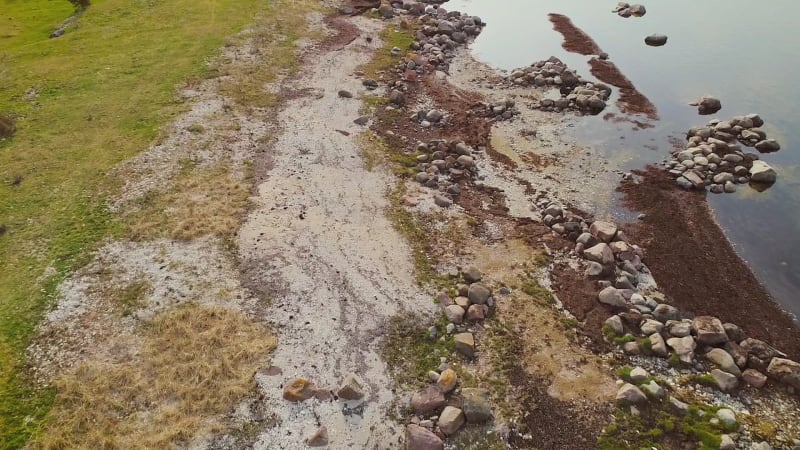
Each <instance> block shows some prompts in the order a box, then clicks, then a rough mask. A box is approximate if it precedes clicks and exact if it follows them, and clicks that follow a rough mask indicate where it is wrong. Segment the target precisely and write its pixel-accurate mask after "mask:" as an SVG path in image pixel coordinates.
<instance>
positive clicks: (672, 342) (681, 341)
mask: <svg viewBox="0 0 800 450" xmlns="http://www.w3.org/2000/svg"><path fill="white" fill-rule="evenodd" d="M667 345H669V346H670V348H672V349H673V350H675V353H676V354H677V355H678V357H679V358H680V360H681V362H682V363H684V364H691V363H692V359H694V349H695V348H696V347H697V344H696V343H695V342H694V338H693V337H691V336H686V337H682V338H669V339H667Z"/></svg>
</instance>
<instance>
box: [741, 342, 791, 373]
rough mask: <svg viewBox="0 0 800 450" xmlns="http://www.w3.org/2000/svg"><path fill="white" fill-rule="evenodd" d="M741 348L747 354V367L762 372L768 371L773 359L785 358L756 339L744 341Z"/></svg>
mask: <svg viewBox="0 0 800 450" xmlns="http://www.w3.org/2000/svg"><path fill="white" fill-rule="evenodd" d="M739 346H740V347H741V348H742V350H743V351H744V352H745V353H746V354H747V366H748V367H750V368H753V369H756V370H759V371H761V372H766V371H767V366H769V363H770V361H772V358H774V357H776V356H777V357H783V356H785V355H784V354H783V353H781V352H779V351H778V350H777V349H775V348H774V347H772V346H770V345H769V344H767V343H766V342H764V341H760V340H758V339H754V338H747V339H745V340H743V341H742V342H740V343H739Z"/></svg>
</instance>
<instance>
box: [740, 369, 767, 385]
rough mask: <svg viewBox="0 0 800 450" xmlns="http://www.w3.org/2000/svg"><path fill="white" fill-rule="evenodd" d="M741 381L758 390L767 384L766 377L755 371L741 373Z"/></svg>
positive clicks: (746, 370) (747, 370)
mask: <svg viewBox="0 0 800 450" xmlns="http://www.w3.org/2000/svg"><path fill="white" fill-rule="evenodd" d="M742 380H744V382H745V383H747V384H749V385H750V386H753V387H754V388H758V389H760V388H762V387H764V385H765V384H767V376H766V375H764V374H763V373H761V372H759V371H757V370H755V369H745V371H744V372H742Z"/></svg>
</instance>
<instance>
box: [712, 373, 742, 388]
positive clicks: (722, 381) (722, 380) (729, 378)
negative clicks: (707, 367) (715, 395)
mask: <svg viewBox="0 0 800 450" xmlns="http://www.w3.org/2000/svg"><path fill="white" fill-rule="evenodd" d="M711 377H712V378H714V382H716V383H717V387H719V390H721V391H722V392H731V391H732V390H734V389H736V386H737V385H738V384H739V381H738V380H737V378H736V376H735V375H731V374H729V373H728V372H723V371H721V370H719V369H714V370H712V371H711Z"/></svg>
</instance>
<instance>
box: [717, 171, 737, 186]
mask: <svg viewBox="0 0 800 450" xmlns="http://www.w3.org/2000/svg"><path fill="white" fill-rule="evenodd" d="M712 180H713V181H714V183H718V184H725V183H727V182H730V181H733V174H732V173H729V172H721V173H718V174H716V175H714V177H713V178H712Z"/></svg>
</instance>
